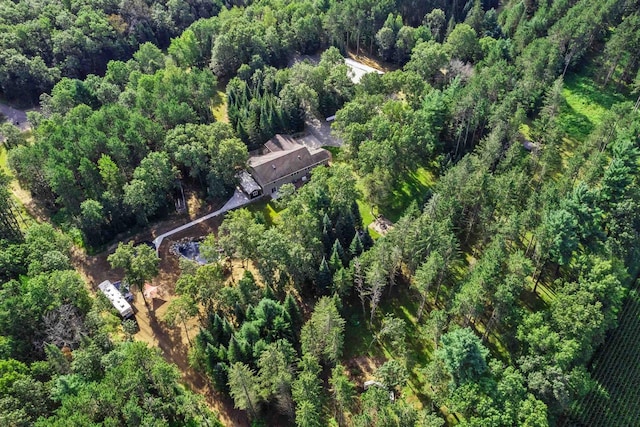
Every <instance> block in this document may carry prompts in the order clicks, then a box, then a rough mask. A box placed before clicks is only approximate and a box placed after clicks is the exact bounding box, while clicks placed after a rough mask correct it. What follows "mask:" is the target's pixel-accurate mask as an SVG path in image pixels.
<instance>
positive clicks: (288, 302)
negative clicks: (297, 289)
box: [284, 293, 302, 334]
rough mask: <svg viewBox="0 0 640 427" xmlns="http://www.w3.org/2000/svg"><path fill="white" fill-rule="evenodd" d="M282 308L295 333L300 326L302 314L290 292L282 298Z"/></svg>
mask: <svg viewBox="0 0 640 427" xmlns="http://www.w3.org/2000/svg"><path fill="white" fill-rule="evenodd" d="M284 309H285V310H286V311H287V313H288V314H289V318H290V319H291V328H292V329H293V331H294V332H295V333H296V334H297V331H299V330H300V328H301V327H302V315H301V314H300V308H299V307H298V303H297V302H296V299H295V298H294V297H293V295H292V294H290V293H288V294H287V297H286V298H285V300H284Z"/></svg>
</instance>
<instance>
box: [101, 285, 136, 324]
mask: <svg viewBox="0 0 640 427" xmlns="http://www.w3.org/2000/svg"><path fill="white" fill-rule="evenodd" d="M98 288H99V289H100V290H101V291H102V293H103V294H104V295H105V296H106V297H107V299H109V301H111V304H112V305H113V306H114V307H115V309H116V310H118V313H120V316H122V317H123V318H125V319H126V318H128V317H131V316H133V308H132V307H131V304H129V303H128V302H127V300H126V299H125V298H124V295H122V294H121V293H120V291H119V290H118V289H117V288H116V287H115V286H114V285H113V283H111V281H109V280H105V281H104V282H102V283H100V284H99V285H98Z"/></svg>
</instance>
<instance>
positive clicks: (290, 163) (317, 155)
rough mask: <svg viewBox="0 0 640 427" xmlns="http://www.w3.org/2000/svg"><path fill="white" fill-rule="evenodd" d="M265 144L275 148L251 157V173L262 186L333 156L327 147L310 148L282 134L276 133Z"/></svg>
mask: <svg viewBox="0 0 640 427" xmlns="http://www.w3.org/2000/svg"><path fill="white" fill-rule="evenodd" d="M265 145H266V146H267V148H269V149H270V150H271V147H274V148H275V150H271V152H270V153H267V154H264V155H262V156H256V157H251V158H250V159H249V167H250V169H251V172H252V174H251V175H252V176H253V178H254V179H255V180H256V181H257V182H258V184H260V185H261V186H262V187H264V186H265V185H267V184H269V183H271V182H274V181H277V180H279V179H280V178H283V177H285V176H287V175H291V174H293V173H295V172H298V171H300V170H302V169H305V168H307V167H310V166H313V165H316V164H318V163H321V162H323V161H326V160H329V159H330V158H331V154H330V153H329V152H328V151H327V150H325V149H322V148H318V149H313V148H312V149H309V148H308V147H305V146H304V145H301V144H298V143H296V142H295V141H294V140H293V138H291V137H285V136H282V135H276V136H275V137H274V138H272V139H271V140H270V141H269V142H267V144H265ZM270 145H271V147H270ZM278 147H280V149H278Z"/></svg>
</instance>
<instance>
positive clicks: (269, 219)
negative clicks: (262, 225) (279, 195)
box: [247, 199, 284, 227]
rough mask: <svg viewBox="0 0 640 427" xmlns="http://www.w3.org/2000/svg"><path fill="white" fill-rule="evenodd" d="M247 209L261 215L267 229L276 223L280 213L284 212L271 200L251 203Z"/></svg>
mask: <svg viewBox="0 0 640 427" xmlns="http://www.w3.org/2000/svg"><path fill="white" fill-rule="evenodd" d="M247 209H248V210H249V211H250V212H253V213H260V214H262V215H263V217H264V220H265V222H266V224H267V226H268V227H271V226H272V225H274V224H275V223H277V222H278V219H279V217H280V212H282V211H283V210H284V209H278V207H277V206H276V204H275V203H274V202H273V200H270V199H269V200H261V201H259V202H256V203H252V204H250V205H248V206H247Z"/></svg>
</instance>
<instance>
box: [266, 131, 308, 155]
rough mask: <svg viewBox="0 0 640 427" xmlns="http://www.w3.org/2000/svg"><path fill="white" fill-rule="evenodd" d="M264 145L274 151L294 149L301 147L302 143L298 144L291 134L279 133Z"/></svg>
mask: <svg viewBox="0 0 640 427" xmlns="http://www.w3.org/2000/svg"><path fill="white" fill-rule="evenodd" d="M264 146H265V147H267V149H268V150H269V151H270V152H272V153H274V152H276V151H287V150H293V149H295V148H297V147H299V146H300V144H298V143H297V142H296V141H295V139H293V137H291V136H290V135H280V134H277V135H276V136H274V137H273V138H271V139H270V140H268V141H267V142H265V143H264Z"/></svg>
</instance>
